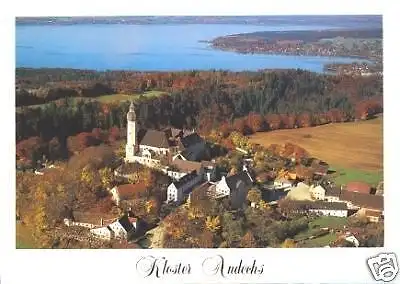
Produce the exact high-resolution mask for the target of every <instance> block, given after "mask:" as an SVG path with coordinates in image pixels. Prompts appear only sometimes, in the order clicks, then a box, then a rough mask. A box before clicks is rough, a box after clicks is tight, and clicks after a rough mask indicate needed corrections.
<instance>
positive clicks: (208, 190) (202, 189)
mask: <svg viewBox="0 0 400 284" xmlns="http://www.w3.org/2000/svg"><path fill="white" fill-rule="evenodd" d="M213 193H215V184H214V183H211V182H209V181H206V182H203V183H202V184H200V185H198V186H197V187H195V188H194V189H193V190H192V192H190V194H189V196H188V203H189V204H196V203H198V202H201V201H204V200H210V199H211V198H214V197H215V196H214V194H213Z"/></svg>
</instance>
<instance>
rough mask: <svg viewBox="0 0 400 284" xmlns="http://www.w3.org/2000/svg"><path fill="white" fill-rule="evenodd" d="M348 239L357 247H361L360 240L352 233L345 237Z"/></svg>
mask: <svg viewBox="0 0 400 284" xmlns="http://www.w3.org/2000/svg"><path fill="white" fill-rule="evenodd" d="M344 239H345V240H346V241H348V242H350V243H352V244H353V245H354V246H355V247H359V246H360V242H359V241H358V239H357V238H356V237H355V236H354V235H352V234H347V235H346V236H345V238H344Z"/></svg>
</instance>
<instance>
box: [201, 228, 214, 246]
mask: <svg viewBox="0 0 400 284" xmlns="http://www.w3.org/2000/svg"><path fill="white" fill-rule="evenodd" d="M198 244H199V247H200V248H213V247H214V234H213V233H212V232H210V231H208V230H204V231H203V232H202V234H201V235H199V237H198Z"/></svg>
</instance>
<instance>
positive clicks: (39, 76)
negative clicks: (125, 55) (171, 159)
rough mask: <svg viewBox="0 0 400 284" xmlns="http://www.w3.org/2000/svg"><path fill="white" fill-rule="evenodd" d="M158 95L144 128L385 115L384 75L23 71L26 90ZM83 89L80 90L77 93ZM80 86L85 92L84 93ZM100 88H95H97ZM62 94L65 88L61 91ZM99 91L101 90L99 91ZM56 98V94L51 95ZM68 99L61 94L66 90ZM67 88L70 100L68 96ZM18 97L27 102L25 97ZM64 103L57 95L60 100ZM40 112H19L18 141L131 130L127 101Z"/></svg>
mask: <svg viewBox="0 0 400 284" xmlns="http://www.w3.org/2000/svg"><path fill="white" fill-rule="evenodd" d="M99 84H103V85H102V86H108V87H107V88H110V89H109V90H108V92H109V93H116V92H118V93H121V92H122V93H126V94H132V93H133V92H138V91H144V90H160V91H165V92H166V93H168V94H165V95H162V96H159V97H150V98H146V99H143V100H137V105H136V111H137V117H138V123H139V124H140V125H141V126H142V127H145V128H162V127H165V126H174V127H178V128H182V127H183V128H197V129H198V131H199V132H201V133H205V134H207V133H209V132H210V131H211V130H212V129H220V130H221V131H222V132H224V133H226V134H227V135H228V134H229V132H230V131H232V130H235V131H238V132H241V133H243V134H249V133H253V132H257V131H268V130H275V129H281V128H297V127H308V126H314V125H320V124H325V123H330V122H343V121H351V120H354V119H367V118H370V117H372V116H373V115H375V114H376V113H380V112H382V111H383V82H382V78H381V77H375V76H369V77H351V76H328V75H322V74H316V73H311V72H308V71H302V70H285V71H260V72H227V71H207V72H206V71H187V72H175V73H165V72H164V73H162V72H158V73H157V72H155V73H140V72H122V71H110V72H95V71H82V70H68V69H26V70H25V69H17V85H18V86H19V87H18V88H19V91H20V92H28V91H27V90H28V89H29V87H31V89H29V90H30V95H29V96H27V98H29V97H30V96H35V95H34V94H35V92H34V90H39V89H40V88H45V89H46V88H47V89H48V90H53V91H54V90H55V92H56V91H57V90H61V89H62V88H63V87H61V86H64V87H65V88H69V89H70V90H73V91H75V92H78V93H79V92H80V94H84V96H92V97H93V96H94V97H95V96H97V95H104V94H106V93H107V91H105V90H103V89H102V87H99V86H100V85H99ZM79 86H81V87H79ZM82 86H85V88H86V89H87V90H89V89H90V90H97V91H93V92H92V93H90V92H89V93H90V94H88V93H87V92H86V93H82V90H83V89H82ZM96 86H97V87H96ZM60 88H61V89H60ZM98 90H100V91H98ZM50 93H51V92H50ZM61 93H63V92H61ZM67 93H68V92H66V91H65V90H64V93H63V94H64V95H65V94H67ZM20 96H23V95H21V94H20ZM56 97H58V96H56ZM47 99H48V100H49V101H50V102H48V103H46V104H44V105H42V106H41V107H22V108H20V109H18V110H17V111H16V140H17V142H20V141H22V140H25V139H28V138H29V137H40V139H42V140H43V141H47V142H48V141H50V140H51V139H53V138H54V137H56V138H57V139H58V141H59V142H60V144H61V145H66V144H67V138H68V137H69V136H75V135H77V134H79V133H81V132H91V131H92V130H93V129H95V128H99V129H102V130H109V129H111V128H112V127H116V128H118V129H124V128H125V127H126V113H127V111H128V108H129V102H111V103H100V102H98V101H96V100H95V98H94V99H91V100H89V101H83V100H74V99H72V98H70V97H68V96H65V97H63V98H62V99H58V100H57V101H52V100H51V96H50V97H49V98H47Z"/></svg>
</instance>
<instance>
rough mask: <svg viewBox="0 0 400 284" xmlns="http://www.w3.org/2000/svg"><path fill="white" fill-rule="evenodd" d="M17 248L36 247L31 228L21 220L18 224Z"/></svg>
mask: <svg viewBox="0 0 400 284" xmlns="http://www.w3.org/2000/svg"><path fill="white" fill-rule="evenodd" d="M15 229H16V248H17V249H32V248H36V244H35V240H34V239H33V237H32V234H31V232H30V231H29V229H28V228H27V227H26V226H25V225H22V224H21V223H20V222H17V224H16V227H15Z"/></svg>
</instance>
